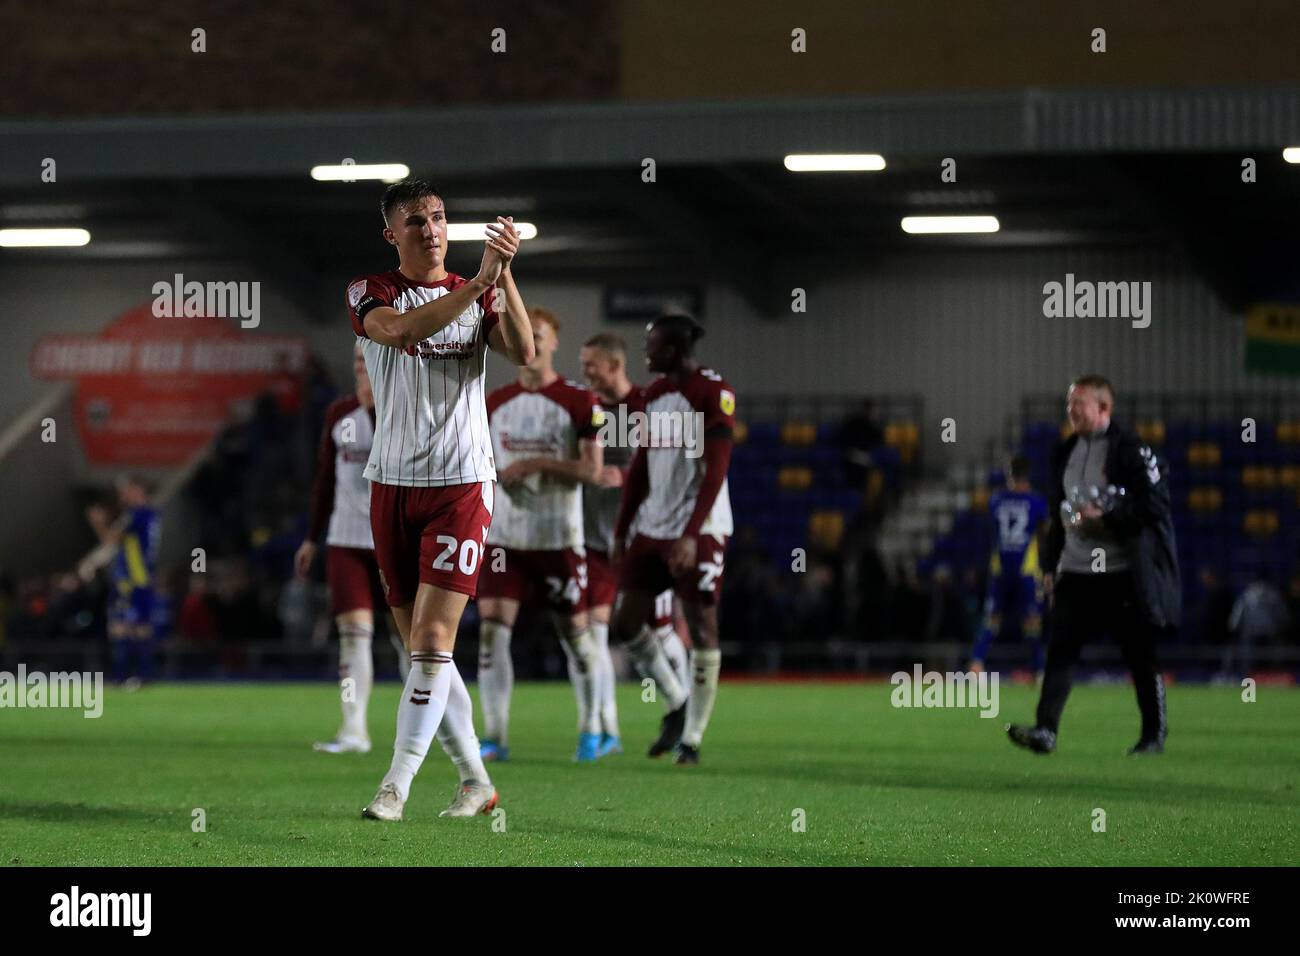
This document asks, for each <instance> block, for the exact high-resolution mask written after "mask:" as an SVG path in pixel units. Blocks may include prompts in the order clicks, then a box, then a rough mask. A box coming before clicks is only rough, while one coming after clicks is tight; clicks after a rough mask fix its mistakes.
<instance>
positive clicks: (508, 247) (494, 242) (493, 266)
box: [479, 216, 520, 285]
mask: <svg viewBox="0 0 1300 956" xmlns="http://www.w3.org/2000/svg"><path fill="white" fill-rule="evenodd" d="M487 233H488V237H487V242H486V243H485V245H484V248H483V264H482V265H481V266H480V267H479V278H481V279H483V280H484V281H485V282H488V283H489V284H493V285H495V284H496V281H497V279H499V278H500V277H501V273H502V272H504V271H506V270H507V269H509V268H510V263H511V261H512V260H513V259H514V257H515V256H516V255H517V254H518V253H519V242H520V237H519V230H517V229H516V228H515V220H514V216H497V221H496V222H494V223H489V224H488V226H487Z"/></svg>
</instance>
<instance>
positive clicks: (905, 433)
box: [885, 422, 921, 452]
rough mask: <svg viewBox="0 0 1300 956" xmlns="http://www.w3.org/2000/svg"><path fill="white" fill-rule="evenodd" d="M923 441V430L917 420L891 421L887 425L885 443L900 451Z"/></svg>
mask: <svg viewBox="0 0 1300 956" xmlns="http://www.w3.org/2000/svg"><path fill="white" fill-rule="evenodd" d="M920 443H921V430H920V429H919V428H918V427H917V426H916V423H915V422H890V423H889V424H888V425H886V426H885V444H886V445H888V446H890V447H891V448H897V449H898V450H899V451H900V452H902V451H904V450H905V449H907V448H915V447H916V446H917V445H919V444H920Z"/></svg>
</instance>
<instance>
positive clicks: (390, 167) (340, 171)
mask: <svg viewBox="0 0 1300 956" xmlns="http://www.w3.org/2000/svg"><path fill="white" fill-rule="evenodd" d="M409 175H411V167H409V166H407V165H405V164H403V163H374V164H371V165H369V166H363V165H361V164H360V163H356V164H344V165H339V166H313V167H312V168H311V178H312V179H314V180H316V181H317V182H318V183H340V182H346V181H348V180H356V181H360V180H363V179H382V180H383V181H384V182H386V183H395V182H400V181H401V180H403V179H405V178H406V177H407V176H409Z"/></svg>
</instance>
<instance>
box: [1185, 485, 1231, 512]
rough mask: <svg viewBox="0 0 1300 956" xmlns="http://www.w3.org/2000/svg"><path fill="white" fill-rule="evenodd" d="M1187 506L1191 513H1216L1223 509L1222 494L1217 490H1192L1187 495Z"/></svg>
mask: <svg viewBox="0 0 1300 956" xmlns="http://www.w3.org/2000/svg"><path fill="white" fill-rule="evenodd" d="M1187 506H1188V507H1189V508H1191V509H1192V510H1193V511H1218V510H1219V509H1220V508H1222V507H1223V492H1222V491H1220V490H1219V489H1218V488H1193V489H1192V490H1191V491H1189V492H1188V493H1187Z"/></svg>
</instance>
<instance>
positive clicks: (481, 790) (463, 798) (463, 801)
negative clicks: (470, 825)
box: [438, 781, 497, 817]
mask: <svg viewBox="0 0 1300 956" xmlns="http://www.w3.org/2000/svg"><path fill="white" fill-rule="evenodd" d="M496 805H497V792H496V788H494V787H493V786H492V784H490V783H478V782H477V781H470V782H469V783H465V784H462V785H461V786H460V787H458V788H457V789H456V796H455V797H453V798H452V801H451V803H450V804H449V805H448V806H447V809H446V810H443V811H442V813H440V814H438V816H440V817H473V816H477V815H478V814H480V813H491V812H492V810H493V809H494V808H495V807H496Z"/></svg>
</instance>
